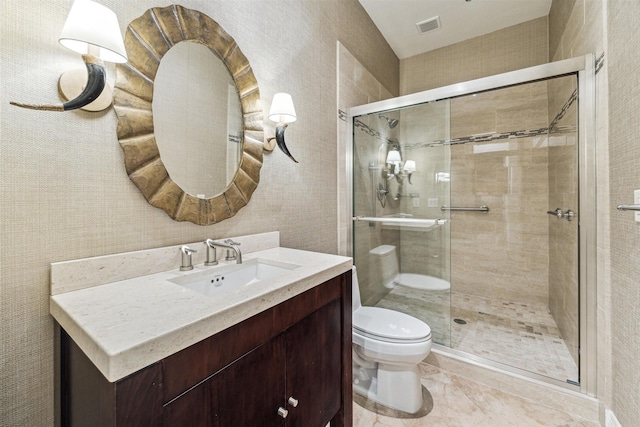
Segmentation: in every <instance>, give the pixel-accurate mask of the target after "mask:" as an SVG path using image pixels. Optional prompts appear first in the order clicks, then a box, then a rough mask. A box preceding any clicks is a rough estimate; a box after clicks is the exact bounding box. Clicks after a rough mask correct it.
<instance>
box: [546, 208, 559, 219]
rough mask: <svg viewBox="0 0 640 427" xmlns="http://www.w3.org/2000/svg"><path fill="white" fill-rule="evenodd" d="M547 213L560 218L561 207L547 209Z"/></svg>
mask: <svg viewBox="0 0 640 427" xmlns="http://www.w3.org/2000/svg"><path fill="white" fill-rule="evenodd" d="M547 213H548V214H549V215H554V216H557V217H558V218H562V209H560V208H558V209H556V210H555V211H547Z"/></svg>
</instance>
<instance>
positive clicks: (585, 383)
mask: <svg viewBox="0 0 640 427" xmlns="http://www.w3.org/2000/svg"><path fill="white" fill-rule="evenodd" d="M595 72H596V69H595V58H594V55H592V54H588V55H585V56H581V57H577V58H572V59H567V60H563V61H557V62H552V63H548V64H543V65H538V66H535V67H530V68H524V69H521V70H517V71H512V72H508V73H503V74H497V75H494V76H490V77H485V78H481V79H476V80H470V81H467V82H462V83H456V84H453V85H449V86H444V87H440V88H436V89H430V90H426V91H423V92H417V93H413V94H410V95H404V96H400V97H397V98H393V99H387V100H384V101H379V102H374V103H371V104H366V105H362V106H357V107H352V108H350V109H349V110H348V111H347V124H348V126H349V132H348V135H349V141H348V143H347V153H346V162H347V164H346V170H347V186H348V187H347V202H348V205H349V206H350V209H351V214H350V215H349V218H352V217H353V216H354V212H353V179H354V178H353V172H354V171H353V158H354V154H353V131H354V126H353V118H354V117H356V116H361V115H365V114H372V113H376V114H383V113H385V112H387V111H389V110H395V109H398V108H402V107H410V106H412V105H417V104H422V103H426V102H433V101H439V100H445V99H450V98H455V97H459V96H464V95H469V94H473V93H477V92H483V91H488V90H494V89H500V88H505V87H509V86H516V85H521V84H527V83H532V82H536V81H541V80H548V79H552V78H555V77H562V76H568V75H577V80H578V82H577V83H578V156H579V161H578V168H579V181H578V195H579V209H580V210H579V215H578V220H579V225H580V231H579V263H580V266H579V271H580V281H579V288H580V289H579V290H580V302H579V307H580V315H579V328H580V384H579V386H576V385H573V384H569V383H565V382H563V381H560V380H554V379H551V378H548V377H545V376H542V375H539V374H535V373H532V372H529V371H526V370H523V369H519V368H515V367H510V366H506V365H503V364H500V363H497V362H492V361H489V360H486V359H483V358H480V357H477V356H475V355H471V354H468V353H464V352H461V351H459V350H455V349H452V348H450V347H447V346H442V345H438V344H434V350H435V351H437V352H439V353H440V354H444V355H449V356H451V357H454V358H456V359H462V360H466V361H468V362H470V363H473V364H475V365H479V366H483V367H487V368H489V369H492V370H497V371H502V372H506V373H509V374H512V375H518V376H522V377H525V378H528V379H531V380H534V381H540V382H543V383H546V384H550V385H554V386H560V387H562V388H566V389H570V390H577V389H578V388H579V391H580V392H581V393H583V394H586V395H589V396H595V395H596V379H597V367H596V354H597V328H596V326H597V322H596V316H597V301H596V296H597V283H596V277H597V275H596V273H597V271H596V265H597V264H596V261H597V259H596V256H597V254H596V251H597V242H596V236H597V234H596V207H597V206H596V147H595V135H596V127H595ZM347 248H348V255H349V256H353V222H349V226H348V230H347Z"/></svg>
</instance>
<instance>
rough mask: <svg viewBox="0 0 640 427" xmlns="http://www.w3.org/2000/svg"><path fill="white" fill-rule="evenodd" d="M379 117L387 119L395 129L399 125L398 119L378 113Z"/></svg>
mask: <svg viewBox="0 0 640 427" xmlns="http://www.w3.org/2000/svg"><path fill="white" fill-rule="evenodd" d="M378 117H380V118H381V119H385V120H386V121H387V125H389V128H390V129H393V128H394V127H396V126H398V119H391V118H389V117H387V116H383V115H382V114H378Z"/></svg>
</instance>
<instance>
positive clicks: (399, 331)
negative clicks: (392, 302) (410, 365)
mask: <svg viewBox="0 0 640 427" xmlns="http://www.w3.org/2000/svg"><path fill="white" fill-rule="evenodd" d="M353 329H354V330H355V331H357V332H359V333H362V334H364V335H367V336H371V337H373V338H377V339H380V340H381V341H401V342H416V341H425V340H427V339H429V338H430V337H431V328H429V325H427V324H426V323H424V322H423V321H422V320H419V319H416V318H415V317H413V316H409V315H408V314H404V313H400V312H398V311H394V310H388V309H386V308H379V307H360V308H359V309H357V310H356V311H354V312H353Z"/></svg>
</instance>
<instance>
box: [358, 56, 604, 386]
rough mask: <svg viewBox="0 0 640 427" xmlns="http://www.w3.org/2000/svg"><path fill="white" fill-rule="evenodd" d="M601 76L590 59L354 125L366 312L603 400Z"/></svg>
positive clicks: (393, 103) (440, 345)
mask: <svg viewBox="0 0 640 427" xmlns="http://www.w3.org/2000/svg"><path fill="white" fill-rule="evenodd" d="M593 75H594V65H593V58H592V56H591V55H589V56H586V57H581V58H575V59H572V60H567V61H560V62H556V63H551V64H546V65H542V66H538V67H533V68H528V69H525V70H520V71H515V72H511V73H506V74H502V75H498V76H493V77H488V78H484V79H479V80H475V81H471V82H466V83H461V84H456V85H452V86H447V87H443V88H439V89H434V90H429V91H425V92H421V93H417V94H412V95H407V96H402V97H399V98H395V99H391V100H386V101H381V102H377V103H374V104H368V105H365V106H360V107H355V108H352V109H350V111H349V117H350V123H351V126H352V137H353V144H352V153H351V154H352V155H351V156H348V157H350V159H351V160H350V164H349V165H348V166H347V168H348V170H350V171H352V176H351V179H352V194H351V197H352V202H353V226H352V242H351V243H352V245H351V247H352V251H353V253H352V256H353V257H354V263H355V265H356V266H357V268H358V275H359V282H360V288H361V294H362V301H363V304H365V305H374V306H379V307H385V308H391V309H394V310H397V311H401V312H405V313H408V314H410V315H412V316H415V317H417V318H419V319H421V320H423V321H424V322H426V323H427V324H429V325H430V327H431V330H432V337H433V341H434V343H435V344H436V346H435V348H436V350H435V351H440V352H442V353H449V354H455V355H457V356H461V357H463V358H467V359H469V360H473V361H474V362H477V363H481V364H484V365H490V366H493V367H497V368H501V369H503V370H506V371H511V372H516V373H519V374H524V375H526V376H529V377H532V378H537V379H542V380H544V381H545V382H550V383H554V384H559V385H563V386H564V387H567V388H574V389H575V388H577V389H579V390H581V391H583V392H585V393H593V391H594V387H595V382H594V379H593V378H594V374H593V372H594V360H593V358H594V356H595V344H594V342H595V327H594V325H595V309H594V308H593V304H590V302H591V299H592V298H593V297H594V295H595V288H594V280H595V271H594V269H595V258H594V257H595V255H594V252H595V183H594V179H595V172H594V170H595V160H594V158H593V152H594V147H593V129H592V127H593V122H594V120H593V118H594V113H593V97H594V94H593V92H594V89H593ZM389 250H392V251H393V250H395V256H396V257H397V259H398V264H397V265H398V266H399V268H398V271H393V272H391V271H382V268H383V264H382V262H381V259H380V254H382V253H386V254H388V253H389ZM385 265H386V264H385ZM385 268H386V267H385ZM389 277H392V280H391V281H390V280H389Z"/></svg>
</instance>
